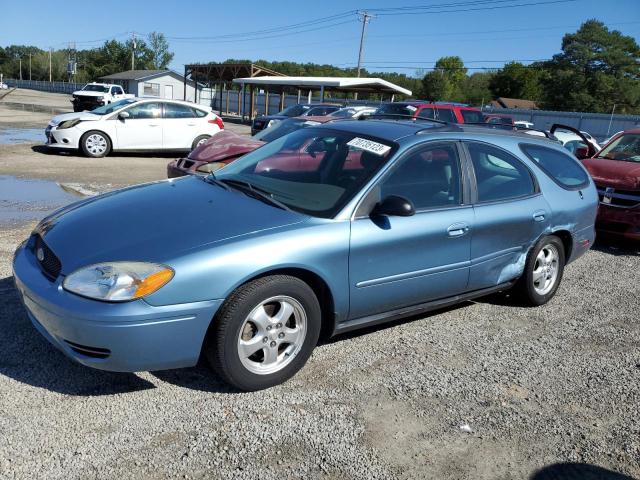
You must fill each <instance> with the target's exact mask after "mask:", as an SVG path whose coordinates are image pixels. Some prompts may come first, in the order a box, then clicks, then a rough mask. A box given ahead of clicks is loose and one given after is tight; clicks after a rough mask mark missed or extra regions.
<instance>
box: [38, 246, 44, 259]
mask: <svg viewBox="0 0 640 480" xmlns="http://www.w3.org/2000/svg"><path fill="white" fill-rule="evenodd" d="M36 258H37V259H38V260H39V261H41V262H42V261H44V250H43V249H42V248H38V250H36Z"/></svg>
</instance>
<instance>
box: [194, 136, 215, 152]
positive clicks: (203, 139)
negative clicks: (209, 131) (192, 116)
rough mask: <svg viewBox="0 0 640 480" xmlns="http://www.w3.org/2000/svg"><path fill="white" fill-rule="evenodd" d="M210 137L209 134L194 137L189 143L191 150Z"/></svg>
mask: <svg viewBox="0 0 640 480" xmlns="http://www.w3.org/2000/svg"><path fill="white" fill-rule="evenodd" d="M210 138H211V135H200V136H199V137H196V139H195V140H194V141H193V143H192V144H191V150H195V149H196V147H198V146H199V145H200V144H201V143H204V142H206V141H207V140H209V139H210Z"/></svg>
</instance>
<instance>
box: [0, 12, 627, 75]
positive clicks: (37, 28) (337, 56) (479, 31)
mask: <svg viewBox="0 0 640 480" xmlns="http://www.w3.org/2000/svg"><path fill="white" fill-rule="evenodd" d="M443 4H444V5H449V6H446V7H445V6H442V5H443ZM63 5H64V7H63ZM438 5H440V6H438ZM507 5H516V6H515V7H510V8H506V6H507ZM405 6H407V7H416V6H422V7H426V8H422V9H420V10H417V9H416V8H412V9H410V10H409V11H407V10H393V11H392V12H390V11H388V10H386V11H384V10H383V11H381V10H378V11H375V10H372V12H373V11H375V13H376V16H375V17H374V18H372V19H371V20H370V23H369V25H368V26H367V32H366V39H365V44H364V64H363V66H365V67H366V68H367V69H369V70H370V71H398V72H403V73H407V74H414V73H415V72H416V70H418V69H429V68H430V67H432V66H433V63H434V62H435V61H436V60H437V59H438V58H440V57H442V56H445V55H458V56H460V57H461V58H462V59H463V60H464V62H465V65H466V66H467V67H468V68H469V69H470V72H473V71H476V70H478V71H480V70H481V69H484V68H489V67H500V66H501V65H503V64H504V63H505V62H508V61H511V60H518V61H522V62H523V63H528V62H530V61H534V60H541V59H547V58H550V57H551V56H552V55H554V54H555V53H558V52H559V51H560V48H561V41H562V36H563V35H564V34H565V33H567V32H574V31H575V30H577V28H578V27H579V26H580V24H581V23H582V22H584V21H585V20H588V19H591V18H595V19H597V20H600V21H602V22H604V23H605V24H607V25H608V26H609V27H610V28H612V29H617V30H620V31H621V32H622V33H624V34H626V35H630V36H633V37H634V38H636V40H637V41H638V42H639V43H640V0H476V1H473V2H472V1H470V0H396V1H394V2H390V1H389V0H358V1H349V0H323V1H321V2H318V1H313V2H311V1H300V0H297V1H289V0H271V1H269V0H267V1H265V0H262V1H253V0H245V1H243V2H234V3H231V2H203V1H202V0H200V1H192V0H182V1H180V2H175V1H170V0H154V1H153V2H150V1H146V0H136V1H133V0H110V1H109V2H91V1H87V0H82V1H76V0H66V1H65V2H63V3H61V4H57V6H56V7H55V8H52V4H51V2H50V1H40V0H20V1H8V0H5V1H4V2H3V4H2V5H0V46H7V45H11V44H30V45H36V46H39V47H40V48H43V49H47V48H49V47H53V48H64V47H66V46H67V45H68V44H69V42H76V45H77V48H78V49H82V48H90V47H95V46H99V45H100V44H102V43H103V42H104V40H105V39H108V38H116V39H118V40H124V39H126V38H130V37H131V35H132V33H131V32H136V34H137V35H138V36H142V37H144V36H145V35H146V34H148V33H149V32H151V31H157V32H162V33H164V34H165V35H166V36H167V37H168V39H169V43H170V48H171V50H172V51H173V52H174V53H175V57H174V59H173V61H172V62H171V65H170V67H171V68H172V69H174V70H176V71H178V72H182V71H183V69H184V64H186V63H198V62H210V61H223V60H225V59H227V58H241V59H251V60H257V59H265V60H271V61H274V60H290V61H297V62H314V63H328V64H332V65H337V66H341V67H350V66H355V65H356V64H357V59H358V47H359V40H360V32H361V29H362V23H361V22H360V21H359V20H358V15H357V13H356V11H358V10H367V9H380V8H390V7H393V8H398V7H405ZM464 10H467V11H464ZM469 10H470V11H469ZM350 11H352V12H351V13H349V12H350ZM388 13H395V14H394V15H389V14H388ZM398 13H401V14H398ZM327 17H332V18H327ZM316 19H324V20H322V21H319V22H316V23H311V24H306V25H304V24H303V25H300V26H297V27H291V26H292V25H299V24H301V23H304V22H312V21H315V20H316ZM287 27H288V28H287ZM264 30H267V32H265V33H260V34H256V33H252V32H256V31H264Z"/></svg>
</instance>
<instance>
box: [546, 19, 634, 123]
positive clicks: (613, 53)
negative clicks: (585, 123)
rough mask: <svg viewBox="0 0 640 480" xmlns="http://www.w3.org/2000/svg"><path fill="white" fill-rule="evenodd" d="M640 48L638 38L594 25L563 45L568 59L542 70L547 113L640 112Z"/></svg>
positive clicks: (557, 60)
mask: <svg viewBox="0 0 640 480" xmlns="http://www.w3.org/2000/svg"><path fill="white" fill-rule="evenodd" d="M638 58H640V47H639V46H638V44H637V42H636V41H635V39H634V38H632V37H629V36H625V35H623V34H622V33H621V32H619V31H617V30H609V29H608V28H607V27H606V26H605V25H604V24H603V23H602V22H599V21H597V20H589V21H587V22H585V23H584V24H582V26H581V27H580V29H579V30H578V31H577V32H576V33H572V34H567V35H565V36H564V38H563V39H562V53H559V54H557V55H555V56H554V57H553V59H552V60H550V61H548V62H545V63H544V64H542V67H543V68H544V69H545V70H546V72H547V75H546V77H544V78H543V79H542V86H543V93H544V94H543V104H544V106H545V107H547V108H552V109H563V110H581V111H594V112H608V111H611V109H612V107H613V105H614V104H615V105H616V111H618V112H620V113H634V112H639V111H640V62H639V61H638Z"/></svg>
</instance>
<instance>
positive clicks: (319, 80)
mask: <svg viewBox="0 0 640 480" xmlns="http://www.w3.org/2000/svg"><path fill="white" fill-rule="evenodd" d="M233 82H234V83H238V84H240V85H241V86H242V89H243V90H244V89H245V87H246V86H247V85H249V87H250V88H252V87H254V86H258V87H262V88H263V89H264V90H265V92H266V97H267V99H266V100H265V103H266V104H267V105H268V95H269V90H271V91H276V92H279V93H280V94H281V98H283V96H282V93H283V92H284V90H285V89H297V90H298V103H300V91H301V90H308V91H309V97H308V101H309V102H311V92H312V91H313V90H319V91H320V101H324V94H325V92H329V91H331V92H344V93H346V92H351V93H356V94H357V93H377V94H380V95H381V96H382V95H384V94H388V95H389V96H390V100H391V101H393V97H394V95H396V94H402V95H406V96H411V93H412V92H411V90H407V89H406V88H403V87H401V86H399V85H396V84H394V83H391V82H388V81H386V80H383V79H381V78H359V77H288V76H261V77H255V78H236V79H234V80H233ZM252 106H253V105H252ZM282 106H283V105H281V107H282ZM252 110H253V109H252ZM251 113H253V112H251ZM268 113H269V112H268V111H267V112H265V114H267V115H268ZM242 114H243V116H244V111H243V112H242ZM251 116H252V115H251Z"/></svg>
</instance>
